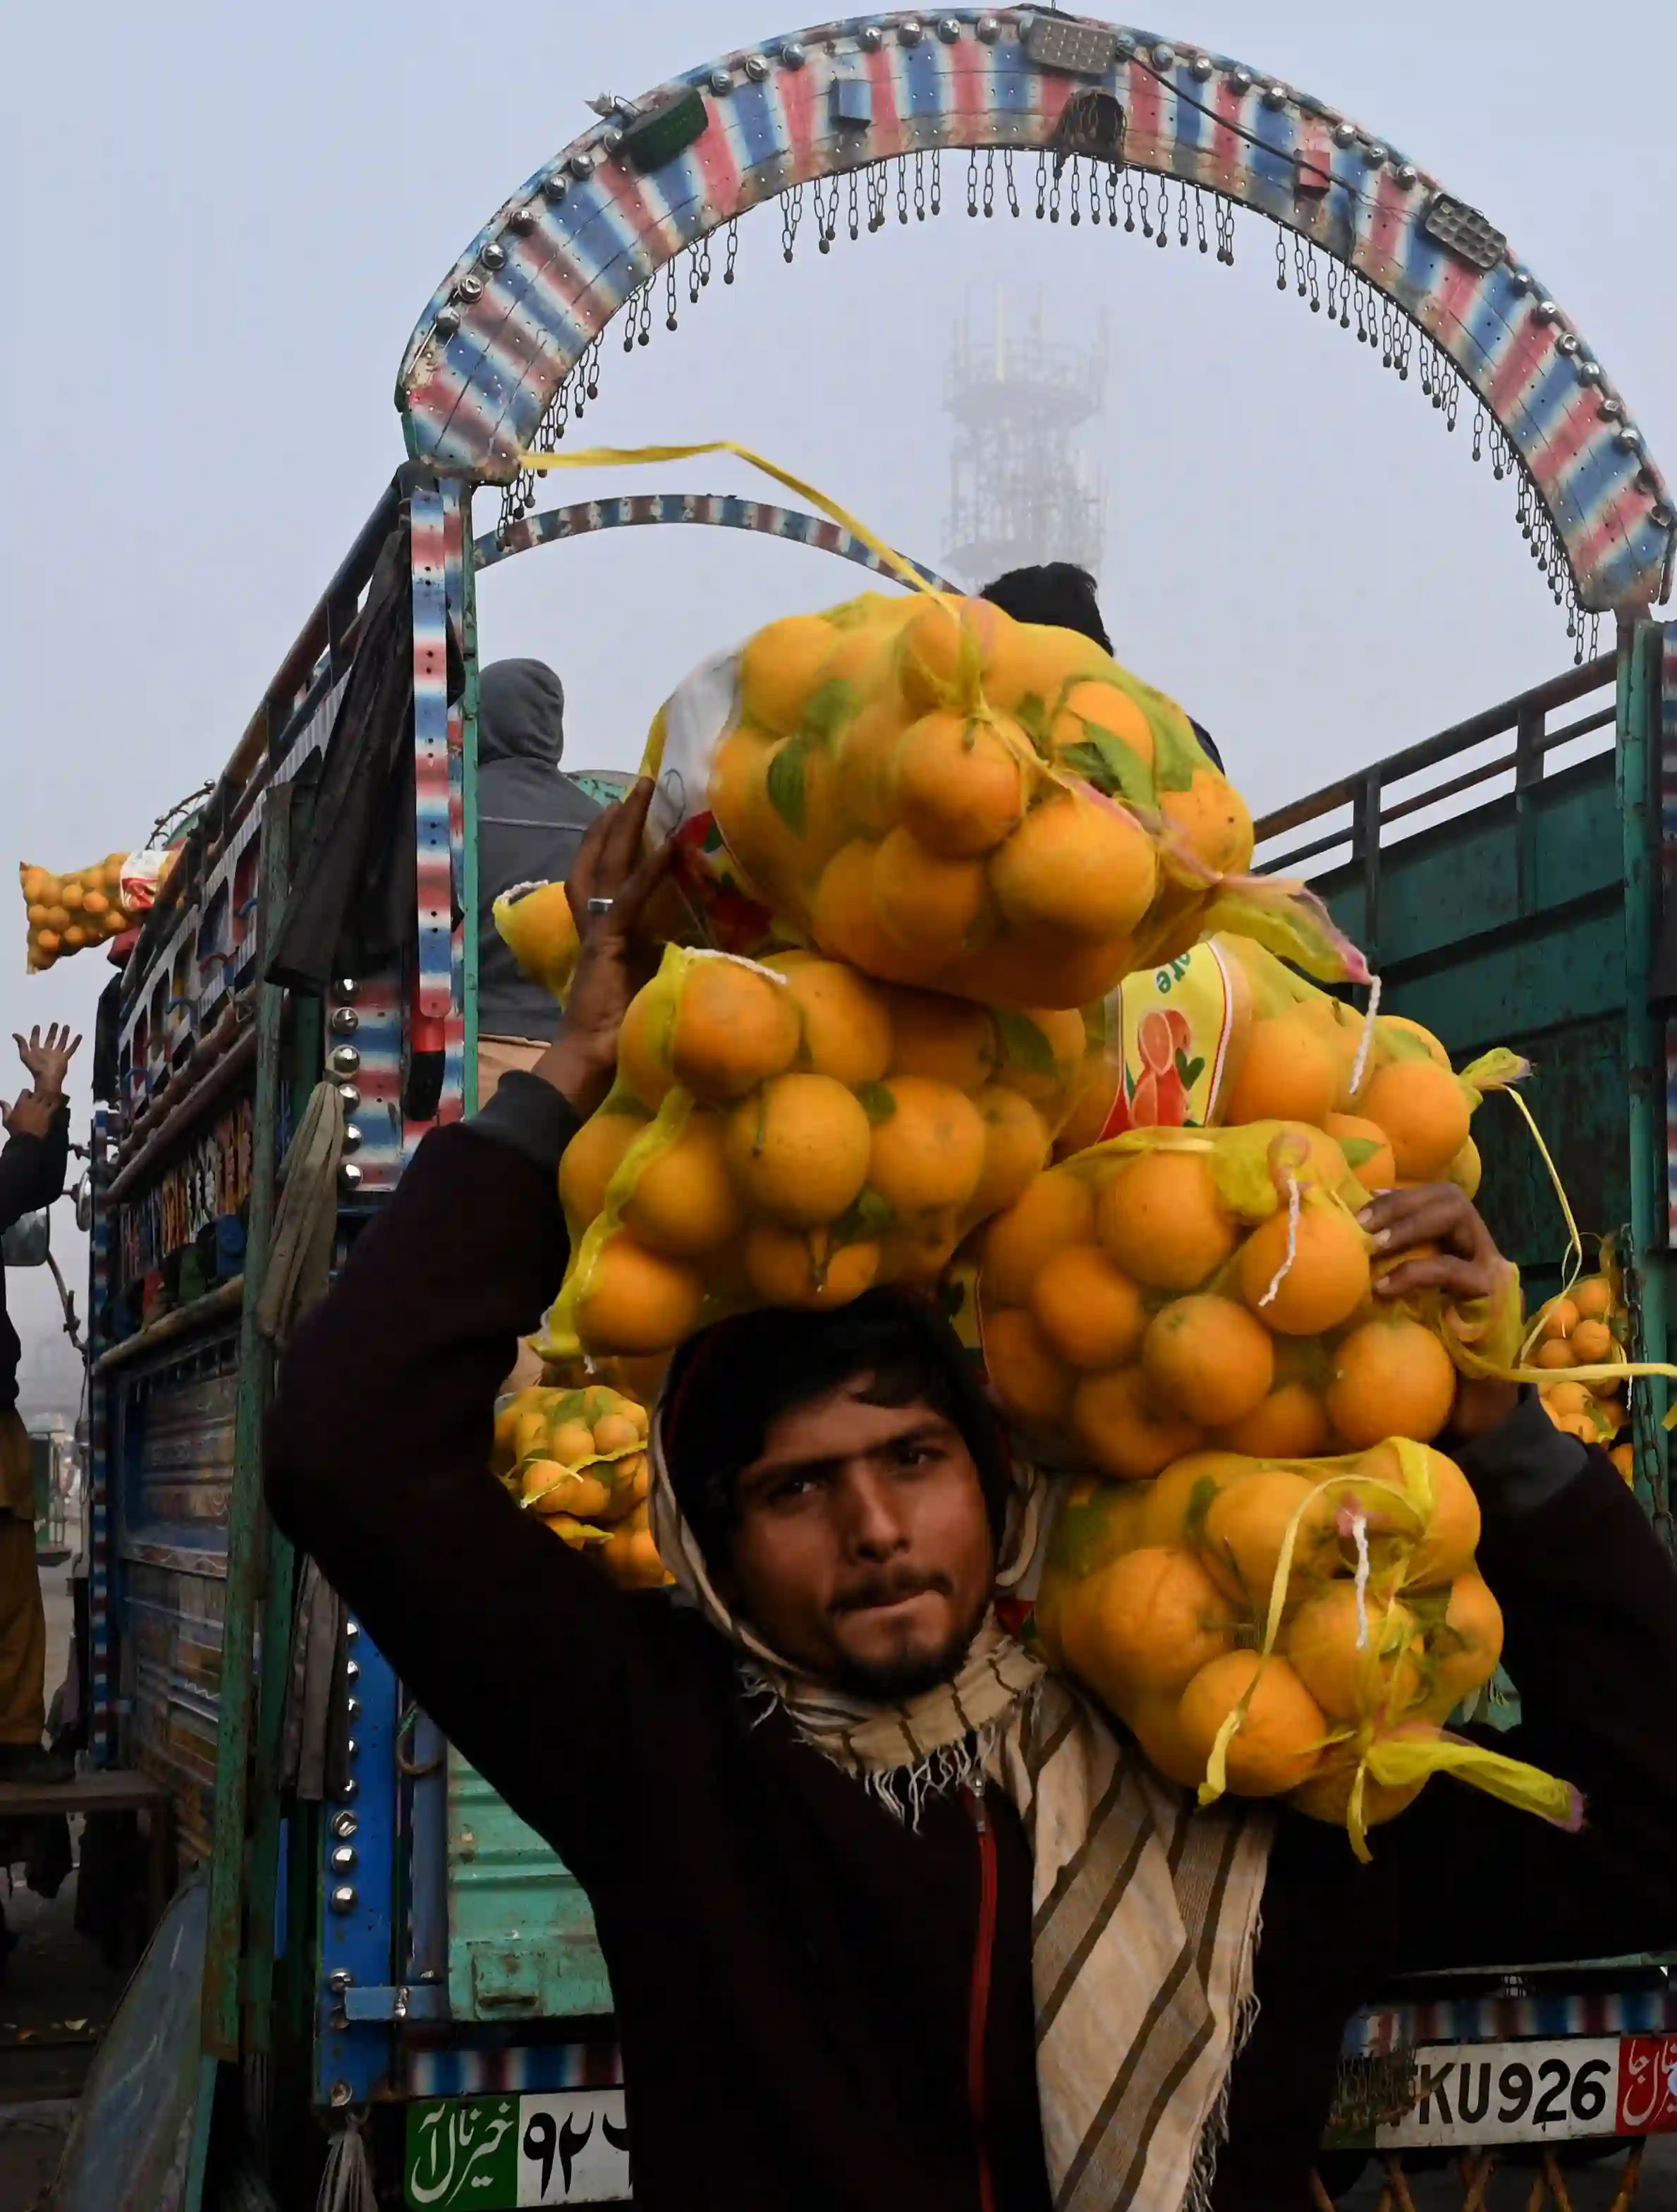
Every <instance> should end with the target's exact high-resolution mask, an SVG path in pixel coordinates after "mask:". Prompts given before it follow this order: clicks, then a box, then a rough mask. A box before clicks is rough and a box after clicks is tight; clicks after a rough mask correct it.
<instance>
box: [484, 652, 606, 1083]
mask: <svg viewBox="0 0 1677 2212" xmlns="http://www.w3.org/2000/svg"><path fill="white" fill-rule="evenodd" d="M564 747H565V687H564V685H563V684H562V683H561V682H560V681H559V678H558V677H557V676H556V675H555V673H554V671H552V669H550V667H549V666H548V665H547V664H546V663H545V661H541V660H495V661H491V662H490V663H489V666H488V667H487V668H485V669H484V671H483V675H482V677H481V678H480V679H479V689H478V696H477V1095H478V1103H479V1104H480V1105H483V1104H485V1103H488V1101H489V1098H490V1097H493V1095H494V1092H495V1086H496V1085H497V1084H498V1083H499V1082H500V1080H501V1077H502V1076H503V1075H505V1074H506V1073H507V1071H508V1070H509V1069H511V1068H514V1067H532V1066H534V1065H535V1063H536V1061H537V1060H539V1059H540V1057H541V1055H542V1054H543V1053H544V1051H545V1050H546V1048H547V1046H548V1044H549V1043H550V1042H551V1040H552V1038H553V1036H554V1034H555V1032H556V1030H557V1029H558V1027H559V1018H560V1017H559V1007H558V1004H557V1002H556V1000H554V999H553V998H552V997H551V996H550V994H549V993H548V992H546V991H545V990H544V989H543V987H542V986H541V985H540V984H539V983H532V981H530V980H529V978H528V977H527V976H526V975H525V974H524V972H523V970H522V969H520V966H519V964H518V963H517V961H516V960H514V959H513V956H512V953H511V952H510V951H508V950H507V946H506V945H503V944H502V942H501V936H500V933H499V932H498V931H497V930H496V928H495V918H494V908H495V901H496V899H497V898H499V897H500V896H501V893H502V891H505V890H511V889H512V888H513V885H514V884H528V883H536V882H540V881H543V880H544V879H562V878H563V877H564V875H565V872H566V871H567V868H568V866H569V863H570V860H571V859H572V857H573V855H574V854H575V852H576V849H577V847H578V846H579V845H580V842H582V834H583V832H584V830H585V829H586V828H587V826H588V824H589V823H591V822H592V820H593V818H594V817H595V816H596V815H597V814H598V812H599V808H598V805H596V804H595V802H594V801H593V800H592V799H590V798H589V797H588V795H587V793H586V792H585V791H584V790H583V789H582V788H581V787H580V785H578V784H576V783H574V782H573V781H572V780H571V778H570V777H569V776H568V775H565V774H564V773H563V772H562V769H560V766H559V762H560V759H561V757H562V754H563V752H564Z"/></svg>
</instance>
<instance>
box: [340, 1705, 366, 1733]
mask: <svg viewBox="0 0 1677 2212" xmlns="http://www.w3.org/2000/svg"><path fill="white" fill-rule="evenodd" d="M343 1717H344V1718H345V1719H346V1720H347V1721H348V1722H349V1725H350V1727H351V1728H354V1726H355V1723H356V1722H357V1721H358V1720H359V1719H360V1718H361V1717H362V1702H361V1699H359V1698H346V1699H344V1701H343Z"/></svg>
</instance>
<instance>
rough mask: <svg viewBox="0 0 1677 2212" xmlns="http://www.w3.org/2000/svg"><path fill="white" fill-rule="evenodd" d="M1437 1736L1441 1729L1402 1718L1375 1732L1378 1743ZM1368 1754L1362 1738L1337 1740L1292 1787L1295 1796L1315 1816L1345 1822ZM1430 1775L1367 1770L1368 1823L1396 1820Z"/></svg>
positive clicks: (1429, 1739)
mask: <svg viewBox="0 0 1677 2212" xmlns="http://www.w3.org/2000/svg"><path fill="white" fill-rule="evenodd" d="M1437 1740H1438V1730H1437V1729H1436V1728H1434V1727H1433V1726H1432V1725H1431V1723H1428V1722H1425V1721H1403V1722H1401V1723H1399V1724H1398V1726H1397V1727H1395V1728H1386V1729H1376V1731H1375V1735H1374V1742H1375V1744H1376V1745H1378V1744H1382V1743H1392V1744H1396V1743H1436V1742H1437ZM1364 1756H1365V1751H1364V1747H1363V1745H1362V1743H1361V1741H1360V1738H1353V1739H1352V1741H1350V1742H1348V1743H1342V1744H1335V1745H1334V1746H1333V1747H1331V1748H1330V1749H1328V1751H1326V1752H1324V1753H1322V1761H1321V1764H1320V1765H1318V1767H1317V1769H1316V1771H1315V1773H1314V1774H1313V1775H1311V1777H1310V1778H1309V1781H1308V1782H1306V1783H1304V1784H1302V1786H1301V1787H1300V1788H1298V1789H1297V1790H1294V1791H1293V1793H1292V1796H1291V1801H1290V1802H1291V1803H1292V1804H1293V1805H1294V1806H1295V1807H1297V1809H1298V1811H1299V1812H1301V1813H1307V1814H1309V1817H1310V1818H1311V1820H1326V1821H1327V1822H1328V1824H1329V1826H1332V1827H1335V1828H1341V1827H1343V1826H1345V1825H1346V1821H1347V1820H1349V1819H1350V1817H1351V1801H1352V1796H1353V1794H1354V1792H1355V1789H1356V1783H1357V1773H1358V1768H1359V1767H1360V1766H1361V1765H1363V1763H1364ZM1426 1781H1427V1778H1426V1776H1425V1774H1421V1775H1418V1776H1417V1777H1416V1778H1415V1780H1414V1781H1413V1782H1376V1780H1375V1778H1374V1776H1373V1775H1372V1773H1367V1774H1364V1777H1363V1794H1362V1802H1361V1810H1362V1816H1363V1825H1364V1827H1368V1828H1374V1827H1377V1826H1379V1825H1380V1823H1381V1822H1382V1820H1394V1819H1395V1818H1396V1817H1397V1815H1398V1814H1400V1813H1401V1812H1402V1811H1403V1810H1404V1809H1405V1808H1406V1807H1407V1806H1410V1805H1413V1803H1414V1802H1415V1800H1416V1798H1418V1797H1419V1796H1420V1794H1421V1791H1422V1790H1424V1789H1425V1787H1426Z"/></svg>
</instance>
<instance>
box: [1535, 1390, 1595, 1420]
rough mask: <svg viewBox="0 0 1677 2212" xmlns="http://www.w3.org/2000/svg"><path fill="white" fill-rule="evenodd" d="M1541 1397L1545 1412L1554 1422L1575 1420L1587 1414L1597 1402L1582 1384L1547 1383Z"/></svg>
mask: <svg viewBox="0 0 1677 2212" xmlns="http://www.w3.org/2000/svg"><path fill="white" fill-rule="evenodd" d="M1540 1395H1541V1397H1542V1401H1543V1406H1544V1409H1545V1411H1546V1413H1548V1416H1549V1418H1550V1419H1551V1420H1552V1421H1557V1422H1559V1421H1565V1420H1575V1419H1577V1416H1578V1415H1579V1414H1580V1413H1588V1412H1589V1408H1590V1407H1591V1406H1592V1405H1593V1404H1594V1402H1595V1401H1594V1400H1593V1399H1592V1397H1591V1395H1590V1394H1589V1390H1588V1389H1587V1388H1586V1387H1585V1385H1584V1384H1583V1383H1544V1385H1543V1386H1542V1390H1541V1394H1540Z"/></svg>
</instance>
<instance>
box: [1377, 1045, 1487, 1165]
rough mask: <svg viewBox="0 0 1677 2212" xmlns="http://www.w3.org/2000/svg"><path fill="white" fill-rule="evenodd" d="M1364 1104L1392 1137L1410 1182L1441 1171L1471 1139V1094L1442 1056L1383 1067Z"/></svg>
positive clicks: (1395, 1154) (1396, 1156)
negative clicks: (1443, 1063)
mask: <svg viewBox="0 0 1677 2212" xmlns="http://www.w3.org/2000/svg"><path fill="white" fill-rule="evenodd" d="M1358 1111H1359V1112H1360V1113H1361V1114H1363V1115H1365V1116H1366V1117H1367V1119H1368V1120H1369V1121H1374V1122H1376V1123H1377V1124H1378V1125H1379V1127H1381V1128H1382V1129H1383V1130H1384V1131H1385V1132H1386V1134H1387V1135H1388V1137H1389V1138H1390V1139H1391V1144H1392V1158H1393V1159H1394V1161H1395V1163H1396V1164H1397V1171H1398V1174H1399V1176H1401V1177H1402V1178H1403V1179H1404V1180H1406V1181H1407V1182H1431V1181H1433V1180H1434V1178H1435V1177H1437V1176H1441V1175H1442V1174H1443V1171H1444V1170H1445V1169H1446V1168H1447V1167H1448V1166H1449V1164H1450V1162H1451V1160H1452V1159H1454V1158H1455V1155H1456V1154H1457V1153H1458V1152H1460V1151H1461V1147H1462V1146H1463V1145H1464V1144H1466V1143H1467V1121H1468V1106H1467V1094H1466V1092H1465V1091H1463V1090H1462V1088H1461V1085H1460V1084H1459V1083H1458V1082H1457V1081H1456V1079H1455V1076H1453V1075H1452V1074H1451V1073H1450V1072H1449V1068H1448V1066H1445V1067H1440V1066H1438V1064H1437V1061H1436V1060H1426V1059H1418V1060H1392V1061H1390V1062H1388V1065H1387V1066H1384V1067H1382V1068H1377V1069H1376V1071H1375V1073H1374V1074H1373V1075H1371V1076H1370V1078H1369V1079H1368V1081H1367V1082H1366V1083H1365V1084H1364V1086H1363V1089H1362V1091H1361V1093H1360V1094H1359V1096H1358Z"/></svg>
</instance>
